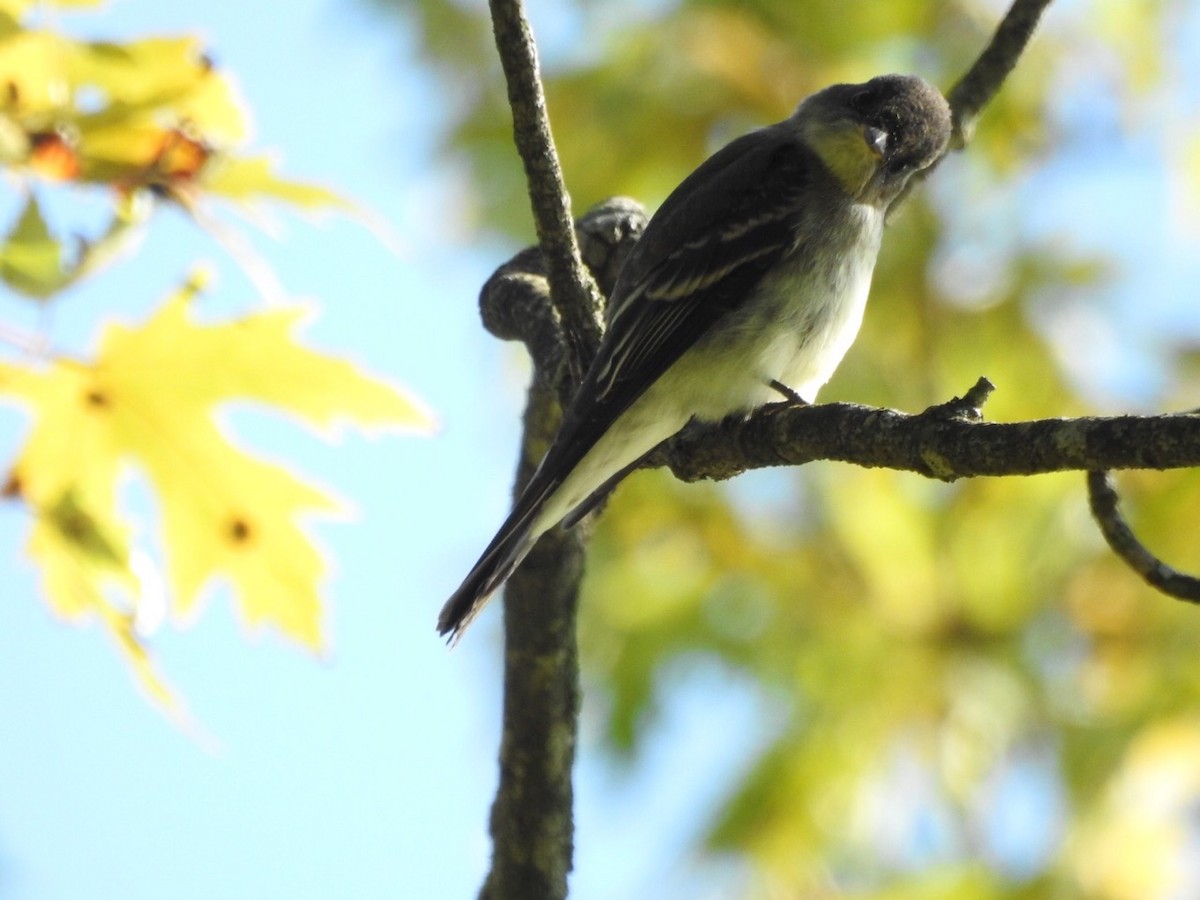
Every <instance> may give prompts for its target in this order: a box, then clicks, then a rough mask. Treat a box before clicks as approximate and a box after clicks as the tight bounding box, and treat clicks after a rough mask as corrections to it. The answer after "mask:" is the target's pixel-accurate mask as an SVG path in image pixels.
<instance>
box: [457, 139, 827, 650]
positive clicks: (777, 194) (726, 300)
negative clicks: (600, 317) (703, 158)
mask: <svg viewBox="0 0 1200 900" xmlns="http://www.w3.org/2000/svg"><path fill="white" fill-rule="evenodd" d="M791 127H792V126H791V125H790V123H781V124H780V125H773V126H771V127H770V128H766V129H763V130H762V131H759V132H756V133H754V134H751V135H747V136H745V137H742V138H739V139H738V140H736V141H734V142H733V143H731V144H729V145H728V146H727V147H725V148H724V149H722V150H720V151H719V152H717V153H716V154H715V155H713V156H712V157H711V158H710V159H709V160H708V161H707V162H705V163H704V164H703V165H702V166H700V168H698V169H697V170H696V171H695V172H693V173H692V174H691V175H690V176H689V177H688V178H687V179H686V180H685V181H684V182H683V183H682V184H681V185H680V186H679V187H678V188H676V189H675V191H674V192H673V193H672V194H671V196H670V197H668V198H667V200H666V201H665V202H664V203H663V205H662V207H660V209H659V210H658V212H657V213H655V215H654V217H653V218H652V219H651V220H650V223H649V224H648V225H647V227H646V231H645V232H644V233H643V235H642V237H641V239H640V240H639V241H638V243H637V246H636V247H634V249H633V252H632V253H631V254H630V257H629V259H628V261H627V262H626V263H625V267H624V268H623V269H622V272H621V275H620V277H619V278H618V279H617V284H616V286H615V287H614V289H613V294H612V298H611V300H610V303H609V316H608V320H609V325H608V329H607V331H606V332H605V336H604V340H603V342H602V343H601V345H600V349H599V352H598V353H597V356H596V361H595V362H594V363H593V364H592V367H591V369H590V370H589V371H588V373H587V376H586V377H585V378H584V381H583V384H582V385H581V386H580V389H579V391H578V393H577V394H576V397H575V400H574V402H573V403H572V404H571V406H570V408H569V409H567V411H566V413H565V414H564V417H563V423H562V426H561V427H560V428H559V431H558V435H557V436H556V437H555V439H554V442H553V444H552V445H551V446H550V449H549V451H547V453H546V457H545V458H544V459H543V460H542V463H541V465H540V466H538V469H537V471H536V472H535V473H534V476H533V478H532V479H531V480H530V482H529V484H528V485H527V486H526V488H525V490H524V491H523V492H522V494H521V496H520V498H519V499H518V500H517V502H516V504H515V505H514V507H513V510H512V513H511V514H510V515H509V517H508V519H507V520H506V521H505V523H504V525H502V526H501V528H500V531H499V532H498V533H497V534H496V537H495V538H494V539H493V540H492V543H491V544H490V545H489V546H488V548H487V549H486V550H485V551H484V553H483V556H482V557H480V559H479V561H478V562H477V563H476V564H475V567H474V568H473V569H472V570H471V572H470V573H469V574H468V575H467V577H466V579H465V580H464V581H463V583H462V585H461V586H460V587H459V589H458V590H457V591H455V592H454V594H453V596H451V597H450V599H449V600H448V601H447V602H446V605H445V607H443V609H442V614H441V617H440V619H439V622H438V629H439V631H440V632H441V633H442V634H451V635H456V634H458V633H460V632H461V630H462V629H463V628H464V627H465V626H466V624H467V623H468V622H469V621H470V620H471V617H472V616H474V615H475V613H476V612H478V610H479V609H480V608H481V607H482V605H483V603H484V602H485V601H486V600H487V598H488V596H490V595H491V593H492V592H493V591H495V590H496V589H497V588H498V587H499V586H500V585H501V584H503V583H504V581H505V579H507V578H508V576H509V575H510V574H511V573H512V571H513V570H514V569H515V568H516V566H517V565H518V564H519V563H520V561H521V559H522V558H524V556H525V554H526V553H527V552H528V550H529V548H530V546H531V545H532V539H531V537H530V529H531V528H532V525H533V522H534V521H535V520H536V518H537V515H538V513H539V512H540V510H541V509H542V507H543V505H544V504H545V502H546V500H547V499H548V498H549V497H550V496H551V495H552V494H553V493H554V491H555V490H557V489H558V487H559V486H560V485H561V484H562V483H563V480H564V479H565V478H566V477H567V476H568V475H569V474H570V473H571V471H572V470H573V469H574V468H575V466H577V465H578V464H579V462H580V460H582V459H583V457H584V456H585V455H587V452H588V451H589V450H590V449H591V448H592V447H593V446H595V444H596V442H597V441H598V440H599V439H600V438H601V437H602V436H603V435H604V433H605V432H606V431H608V429H609V428H610V427H611V426H612V424H613V423H614V422H615V421H616V420H617V418H618V417H619V416H620V415H621V414H622V413H623V412H624V411H625V410H626V409H628V408H629V406H630V404H632V403H633V402H634V401H635V400H636V399H637V398H638V397H639V396H641V394H642V393H643V392H644V391H645V390H646V388H648V387H649V386H650V385H651V384H653V383H654V382H655V381H656V380H657V379H658V378H659V377H660V376H661V375H662V374H663V373H664V372H665V371H666V370H667V369H668V368H669V367H670V366H671V365H672V364H673V363H674V362H675V361H676V360H677V359H679V357H680V356H682V355H683V353H684V352H685V351H686V350H687V349H688V348H689V347H691V346H692V345H693V344H695V343H696V341H697V340H699V339H700V337H701V336H702V335H703V334H704V333H705V332H706V331H708V330H709V329H710V328H711V327H713V325H714V324H715V323H716V322H717V321H718V320H719V319H720V318H721V317H722V316H724V315H725V314H726V313H728V312H729V311H730V310H732V309H735V308H736V307H738V306H739V305H740V304H741V303H743V302H744V301H745V300H746V299H747V298H748V296H749V295H750V294H751V293H752V292H753V289H754V287H755V285H757V283H758V282H759V280H760V279H761V278H762V277H763V275H764V274H765V273H766V272H767V271H768V270H769V269H770V267H771V266H772V265H773V264H774V263H775V262H777V261H778V260H779V259H780V257H782V256H783V255H784V254H785V253H787V252H788V251H789V250H790V249H791V247H792V244H793V242H794V240H795V238H794V233H793V227H792V224H791V223H792V220H793V216H794V213H795V210H796V209H797V207H798V205H799V203H800V199H799V198H800V196H801V194H802V192H803V191H804V190H805V188H806V187H807V186H808V185H809V183H810V179H811V177H812V173H813V170H814V167H815V166H817V165H819V163H818V162H817V161H816V158H815V157H814V156H813V155H812V154H811V152H810V151H808V150H807V149H805V148H804V147H803V145H801V144H800V143H799V141H798V140H797V139H796V137H795V135H794V134H793V133H792V132H791V130H790V129H791ZM622 474H624V470H622V472H620V473H616V476H615V477H613V478H611V479H610V480H609V481H608V482H606V483H605V485H603V486H601V488H600V490H599V491H598V492H597V493H602V492H603V491H606V490H608V489H610V488H611V487H612V485H613V484H615V482H616V481H617V480H618V478H619V476H620V475H622ZM596 499H597V498H596V497H593V498H590V499H588V500H585V501H584V502H583V504H581V506H582V507H588V508H590V506H591V505H594V503H595V501H596ZM569 518H572V519H573V518H575V517H574V516H571V517H569Z"/></svg>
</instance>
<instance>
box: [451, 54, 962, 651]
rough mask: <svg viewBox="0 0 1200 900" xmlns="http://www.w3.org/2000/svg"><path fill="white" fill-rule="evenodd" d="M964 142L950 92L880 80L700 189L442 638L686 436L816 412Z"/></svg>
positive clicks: (709, 165) (656, 229) (736, 148)
mask: <svg viewBox="0 0 1200 900" xmlns="http://www.w3.org/2000/svg"><path fill="white" fill-rule="evenodd" d="M950 132H951V113H950V109H949V106H948V105H947V103H946V100H945V98H944V97H943V96H942V94H941V93H940V92H939V91H938V90H937V89H936V88H934V87H933V86H932V85H930V84H929V83H928V82H926V81H925V80H923V79H922V78H920V77H918V76H915V75H882V76H879V77H876V78H873V79H871V80H870V81H867V82H865V83H861V84H835V85H832V86H830V87H827V88H825V89H823V90H821V91H818V92H817V93H814V94H812V95H810V96H809V97H807V98H805V99H804V100H803V101H802V102H801V103H800V104H799V105H798V106H797V107H796V110H795V112H793V114H792V115H791V116H790V117H788V118H787V119H785V120H783V121H782V122H778V123H776V124H774V125H769V126H767V127H765V128H761V129H758V130H756V131H752V132H750V133H748V134H745V135H743V136H741V137H739V138H737V139H735V140H733V141H732V142H731V143H729V144H727V145H726V146H725V147H723V148H722V149H720V150H718V151H717V152H716V153H715V154H713V155H712V156H711V157H709V159H708V160H706V161H705V162H704V163H702V164H701V165H700V166H699V167H698V168H697V169H696V170H695V171H694V172H692V174H691V175H689V176H688V177H687V178H685V179H684V180H683V181H682V182H681V183H680V185H679V186H678V187H677V188H675V190H674V191H672V192H671V194H670V195H669V196H668V197H667V199H666V200H665V201H663V203H662V205H661V206H660V207H659V209H658V210H657V211H656V212H655V213H654V215H653V216H652V217H651V219H650V221H649V223H648V224H647V225H646V228H645V231H644V232H643V234H642V236H641V238H640V239H639V240H638V242H637V244H636V245H635V246H634V248H633V249H632V251H631V252H630V254H629V256H628V258H627V259H626V261H625V264H624V266H623V267H622V269H621V272H620V274H619V275H618V277H617V280H616V283H615V285H614V287H613V290H612V292H611V296H610V298H609V303H608V306H607V309H606V312H605V319H606V327H605V331H604V337H603V338H602V340H601V343H600V346H599V349H598V351H597V354H596V356H595V358H594V362H593V363H592V365H591V366H590V368H589V369H588V371H587V373H586V374H585V376H584V378H583V381H582V383H581V385H580V387H579V390H578V391H577V393H576V395H575V397H574V399H573V400H572V402H571V403H570V404H569V405H568V407H567V408H566V410H564V413H563V418H562V424H561V425H560V427H559V430H558V432H557V434H556V436H555V438H554V440H553V442H552V443H551V445H550V447H549V449H548V450H547V452H546V454H545V456H544V457H543V459H542V461H541V463H540V464H539V465H538V467H537V469H536V470H535V472H534V474H533V476H532V477H531V478H530V480H529V482H528V484H527V486H526V487H525V488H524V490H523V491H522V492H521V494H520V495H519V497H518V498H517V500H516V501H515V503H514V504H513V508H512V512H511V513H510V515H509V516H508V518H507V519H506V520H505V522H504V524H503V525H502V526H501V527H500V529H499V531H498V532H497V533H496V536H495V537H494V538H493V539H492V541H491V543H490V544H488V546H487V548H486V549H485V550H484V552H483V554H482V556H481V557H480V558H479V561H478V562H476V564H475V565H474V567H473V568H472V569H471V570H470V572H469V573H468V574H467V576H466V578H465V579H464V580H463V582H462V584H461V586H460V587H459V588H458V589H457V590H456V591H455V592H454V593H453V594H452V595H451V596H450V598H449V599H448V600H447V601H446V603H445V605H444V607H443V608H442V611H441V614H440V615H439V617H438V624H437V628H438V632H439V634H441V635H442V636H443V637H446V638H448V639H449V640H450V641H451V642H452V643H453V642H455V641H457V640H458V638H459V637H461V635H462V633H463V630H464V629H465V628H466V627H467V625H469V624H470V622H471V621H472V620H473V619H474V617H475V616H476V615H477V614H478V613H479V611H480V610H481V609H482V608H483V606H484V604H485V603H486V602H487V600H488V599H489V598H490V597H491V596H492V595H493V594H494V593H495V592H496V591H497V590H498V589H499V588H500V587H501V586H502V585H503V584H504V582H505V581H506V580H507V579H508V577H509V576H510V575H511V574H512V573H513V571H514V570H515V569H516V567H517V566H518V565H519V564H520V562H521V560H523V559H524V558H525V556H526V554H527V553H528V552H529V550H530V549H531V548H532V547H533V545H534V543H535V542H536V541H537V539H538V537H540V536H541V535H542V534H543V533H545V532H546V531H547V530H549V529H550V528H552V527H554V526H555V525H557V524H559V523H560V522H561V523H562V524H563V525H564V526H567V527H569V526H571V525H573V524H575V523H576V522H578V521H579V520H580V519H581V518H583V516H584V515H586V514H587V513H588V512H590V511H591V510H592V509H593V508H595V507H596V506H598V505H599V503H600V502H601V501H602V500H603V499H604V498H605V497H606V496H607V495H608V494H609V492H610V491H611V490H612V489H613V488H614V487H615V486H616V484H617V483H618V482H619V481H620V480H621V479H622V478H623V477H624V476H625V475H627V474H628V473H629V472H630V471H632V469H634V468H636V467H637V464H638V463H639V462H640V461H641V460H643V459H644V458H645V457H646V456H647V455H648V454H649V453H650V452H651V451H653V450H654V448H655V447H657V446H658V445H659V444H660V443H662V442H663V441H665V440H667V439H668V438H670V437H672V436H673V435H674V434H676V433H677V432H678V431H680V430H681V429H682V428H683V427H684V426H685V425H687V424H688V422H690V421H692V420H693V419H697V420H701V421H720V420H721V419H724V418H725V417H727V416H730V415H735V414H748V413H749V412H751V411H753V410H754V409H755V408H757V407H759V406H762V405H764V404H766V403H768V402H770V401H772V400H775V399H778V398H779V397H780V396H781V395H782V397H783V398H785V399H786V400H788V401H791V402H794V403H812V402H814V401H815V399H816V394H817V391H818V389H819V388H820V387H821V386H822V385H824V384H825V383H826V382H827V381H828V380H829V378H830V376H832V374H833V372H834V369H835V368H836V367H837V365H838V364H839V363H840V362H841V360H842V357H843V356H844V355H845V354H846V351H847V350H849V348H850V345H851V344H852V343H853V341H854V338H855V337H856V335H857V334H858V330H859V326H860V325H861V322H862V317H863V311H864V309H865V306H866V300H867V294H868V291H869V288H870V283H871V276H872V273H873V271H874V267H875V260H876V257H877V255H878V252H879V246H880V241H881V239H882V234H883V227H884V223H885V219H886V216H887V212H888V209H889V207H890V206H891V205H892V204H893V203H894V202H895V201H896V200H897V199H898V198H899V197H900V196H901V195H902V193H903V192H904V191H905V188H906V186H907V185H908V182H909V180H910V179H911V178H912V176H913V175H914V174H916V173H917V172H920V171H921V170H923V169H926V168H928V167H929V166H930V165H932V164H933V163H934V162H935V161H937V160H938V159H939V158H940V157H941V156H942V155H943V154H944V152H945V150H946V147H947V144H948V142H949V138H950Z"/></svg>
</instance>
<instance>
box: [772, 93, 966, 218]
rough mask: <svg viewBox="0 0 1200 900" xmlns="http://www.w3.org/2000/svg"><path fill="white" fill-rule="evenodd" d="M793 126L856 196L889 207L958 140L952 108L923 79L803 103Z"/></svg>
mask: <svg viewBox="0 0 1200 900" xmlns="http://www.w3.org/2000/svg"><path fill="white" fill-rule="evenodd" d="M792 122H793V123H794V124H795V125H796V126H798V128H799V131H800V138H801V140H803V141H804V142H805V143H806V144H807V145H808V146H809V147H811V148H812V150H813V151H814V152H815V153H816V154H817V156H818V157H820V159H821V161H822V162H823V163H824V164H825V167H826V168H827V169H828V170H829V171H830V172H831V173H832V174H833V176H834V177H835V178H836V179H837V180H838V182H839V183H840V184H841V186H842V188H843V189H844V190H845V191H846V192H847V193H848V194H850V196H852V197H854V198H855V199H856V200H859V201H861V202H864V203H875V204H878V205H881V206H883V207H886V206H887V205H888V204H889V203H890V202H891V201H892V200H893V199H895V197H896V196H897V195H898V194H899V193H900V192H901V191H902V190H903V189H904V185H905V184H906V183H907V181H908V179H909V178H910V177H911V176H912V175H913V173H915V172H919V171H920V170H921V169H924V168H926V167H927V166H929V165H931V164H932V163H933V162H934V161H935V160H937V158H938V157H939V156H941V155H942V153H943V152H944V151H945V149H946V144H947V143H948V141H949V140H950V107H949V106H948V105H947V104H946V100H945V98H944V97H943V96H942V95H941V93H940V92H939V91H938V90H937V89H936V88H935V87H933V86H932V85H930V84H929V83H928V82H926V81H924V80H923V79H921V78H918V77H916V76H915V75H881V76H879V77H878V78H872V79H871V80H870V81H868V82H866V83H865V84H835V85H833V86H831V87H827V88H825V90H823V91H820V92H818V93H816V94H813V95H812V96H811V97H809V98H808V99H806V100H805V101H804V102H803V103H801V104H800V106H799V107H798V108H797V110H796V112H795V114H794V115H793V116H792Z"/></svg>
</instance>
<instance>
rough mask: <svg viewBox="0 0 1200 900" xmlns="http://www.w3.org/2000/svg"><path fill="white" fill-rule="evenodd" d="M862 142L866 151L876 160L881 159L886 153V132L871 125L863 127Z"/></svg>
mask: <svg viewBox="0 0 1200 900" xmlns="http://www.w3.org/2000/svg"><path fill="white" fill-rule="evenodd" d="M863 140H864V141H866V142H867V149H868V150H870V151H871V155H872V156H874V157H875V158H876V159H883V156H884V154H885V153H886V152H887V141H888V135H887V132H886V131H884V130H883V129H882V128H876V127H874V126H873V125H864V126H863Z"/></svg>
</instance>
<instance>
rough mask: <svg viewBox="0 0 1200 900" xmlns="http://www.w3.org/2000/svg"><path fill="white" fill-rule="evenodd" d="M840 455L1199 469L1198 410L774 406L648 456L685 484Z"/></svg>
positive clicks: (931, 464)
mask: <svg viewBox="0 0 1200 900" xmlns="http://www.w3.org/2000/svg"><path fill="white" fill-rule="evenodd" d="M822 459H827V460H838V461H840V462H848V463H854V464H856V465H860V466H866V467H872V468H888V469H898V470H902V471H908V472H917V473H918V474H921V475H925V476H928V477H930V478H937V479H940V480H943V481H954V480H956V479H958V478H969V477H976V476H981V475H1037V474H1042V473H1046V472H1065V471H1089V470H1094V469H1177V468H1186V467H1192V466H1200V415H1194V414H1190V413H1187V414H1169V415H1158V416H1113V417H1085V418H1078V419H1041V420H1037V421H1031V422H1011V423H995V422H984V421H982V419H981V417H979V416H978V414H977V413H976V414H975V415H971V414H969V413H968V414H963V411H962V409H961V407H954V406H952V405H949V404H948V405H947V406H936V407H933V408H932V409H930V410H927V411H926V412H924V413H920V414H916V415H911V414H907V413H902V412H897V411H896V410H892V409H877V408H874V407H868V406H859V405H856V404H852V403H827V404H822V405H820V406H808V407H798V406H793V405H791V404H787V403H777V404H772V405H770V406H766V407H763V408H762V409H760V410H758V411H756V412H755V413H754V414H753V415H751V416H750V417H749V418H746V419H742V420H736V419H728V420H726V421H724V422H722V423H720V424H717V425H706V424H697V423H693V425H691V426H690V427H688V428H687V429H685V430H684V431H683V432H682V433H681V434H680V435H679V436H678V437H676V438H675V439H674V440H672V441H671V442H669V443H668V444H666V445H664V447H663V448H662V449H660V450H659V451H658V452H656V453H655V454H654V455H653V456H652V457H651V458H650V459H648V460H647V465H648V466H664V465H665V466H669V467H670V468H671V471H672V472H673V473H674V474H675V475H676V477H678V478H682V479H684V480H685V481H697V480H700V479H716V480H720V479H725V478H730V477H732V476H734V475H737V474H738V473H740V472H743V471H747V470H749V469H761V468H765V467H768V466H798V465H803V464H804V463H808V462H813V461H815V460H822Z"/></svg>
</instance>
